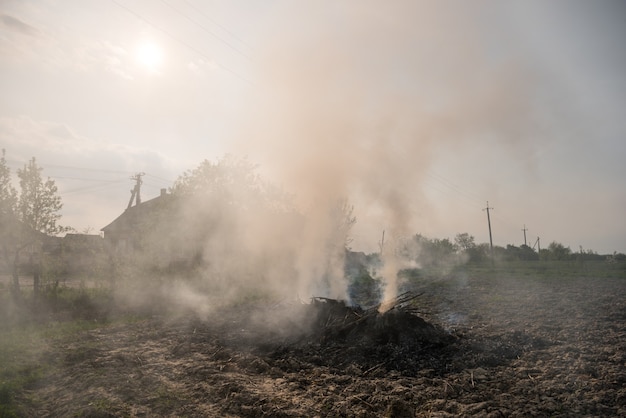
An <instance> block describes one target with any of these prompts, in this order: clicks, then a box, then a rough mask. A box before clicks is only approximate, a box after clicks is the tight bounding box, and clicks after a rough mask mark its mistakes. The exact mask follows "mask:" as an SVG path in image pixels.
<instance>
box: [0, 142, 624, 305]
mask: <svg viewBox="0 0 626 418" xmlns="http://www.w3.org/2000/svg"><path fill="white" fill-rule="evenodd" d="M256 168H257V167H256V166H255V165H254V164H251V163H250V162H248V161H247V160H245V159H236V158H233V157H230V156H227V157H225V158H223V159H221V160H219V161H218V162H216V163H212V162H210V161H206V160H205V161H203V162H202V163H201V164H200V165H199V166H198V167H197V168H195V169H193V170H190V171H186V172H185V173H183V174H182V175H181V176H179V178H178V179H177V180H176V182H175V183H174V185H173V187H172V188H171V189H170V195H171V196H172V199H170V200H169V201H168V202H169V203H168V204H167V205H165V206H162V207H161V208H160V210H159V211H157V213H156V214H153V215H152V217H151V218H149V219H147V218H146V219H142V222H140V223H139V224H138V225H137V232H138V235H140V236H142V237H143V240H142V245H143V246H144V247H145V250H146V251H145V254H147V256H148V257H149V258H150V259H151V261H152V262H153V263H157V264H158V263H159V262H163V260H165V258H164V257H163V255H164V254H179V255H181V256H182V257H184V258H185V257H186V258H187V259H192V258H194V257H195V258H197V257H198V249H197V248H195V247H193V244H194V242H196V243H197V242H199V241H201V240H203V239H206V238H207V237H208V236H209V235H211V234H218V233H221V234H223V236H222V239H223V240H222V241H221V244H224V245H228V244H230V245H232V246H237V245H239V244H240V242H238V241H235V240H231V241H228V239H230V238H227V237H228V235H229V231H228V230H227V229H228V227H229V225H230V226H234V223H233V222H234V214H236V215H237V216H238V217H239V219H250V218H257V217H265V218H266V219H267V220H268V222H269V221H273V220H274V219H276V218H280V219H282V220H283V221H285V220H289V222H298V219H299V217H301V216H302V215H301V214H299V213H297V211H296V210H295V209H294V206H293V204H292V203H291V199H290V195H289V194H288V193H285V192H284V191H282V190H281V189H279V188H278V187H275V186H273V185H271V184H269V183H267V182H265V181H263V179H261V178H260V176H259V175H258V174H257V172H256ZM42 171H43V169H42V168H41V167H40V166H39V165H38V164H37V161H36V159H35V158H34V157H33V158H32V159H30V160H29V161H28V162H27V163H26V164H24V166H23V167H22V168H20V169H17V178H18V179H19V190H18V189H17V188H15V187H14V185H13V184H14V183H13V179H12V175H11V170H10V168H9V167H8V164H7V161H6V157H5V150H2V154H1V156H0V257H1V258H2V259H3V261H4V263H5V268H6V269H7V271H10V274H11V277H12V283H11V287H12V290H13V292H14V293H15V294H16V295H18V294H19V276H20V270H19V269H20V266H22V265H24V264H27V265H29V266H30V271H31V273H32V274H33V277H34V291H35V293H36V292H37V291H38V289H39V278H40V273H41V269H42V260H43V253H44V245H45V243H46V240H47V239H48V238H49V237H55V236H59V235H60V234H63V233H67V232H68V231H71V230H72V228H69V227H66V226H62V225H61V224H60V223H59V222H60V220H61V213H60V211H61V209H62V208H63V204H62V201H61V197H60V196H59V192H58V189H57V186H56V184H55V181H54V180H53V179H51V178H49V177H48V178H44V177H43V176H42ZM190 208H193V209H190ZM353 210H354V208H353V207H352V206H351V205H350V204H349V202H348V201H347V199H340V200H338V202H337V204H336V205H334V206H333V207H332V208H331V210H330V212H331V213H330V214H329V216H330V217H331V218H333V221H332V222H333V225H334V226H333V227H332V229H333V231H335V233H334V234H333V235H332V236H331V237H330V238H329V240H328V242H326V243H325V244H324V245H325V246H327V247H328V251H329V254H330V255H329V257H337V256H338V255H342V254H343V252H344V250H346V249H348V247H349V244H350V241H351V238H350V229H351V228H352V226H353V225H354V224H355V222H356V217H355V216H354V215H353ZM181 211H182V212H181ZM180 213H184V214H185V218H187V219H202V222H195V223H193V222H192V223H191V224H181V223H180V221H179V220H178V219H180V218H181V217H180V216H178V215H179V214H180ZM177 222H178V223H177ZM256 226H258V225H256ZM239 228H242V226H241V225H239ZM243 228H245V224H244V225H243ZM271 232H272V233H273V234H275V235H276V236H280V234H281V231H280V230H277V229H273V230H272V231H271ZM282 233H283V234H284V236H285V237H287V235H288V234H289V231H288V230H287V229H285V231H283V232H282ZM151 234H152V235H151ZM157 234H158V237H157ZM155 237H157V238H158V239H157V238H155ZM164 237H167V239H163V238H164ZM190 237H191V238H193V239H190ZM330 241H332V242H330ZM296 245H297V241H296ZM281 248H282V247H281ZM396 251H399V252H404V253H405V255H406V256H407V257H409V258H410V257H416V256H415V254H418V256H419V260H420V264H421V265H425V266H435V267H436V266H443V265H446V264H450V263H452V264H460V263H467V262H470V263H482V262H486V261H489V260H493V259H498V260H502V261H524V260H563V261H565V260H604V259H606V258H607V256H606V255H599V254H597V253H595V252H594V251H591V250H587V251H582V249H581V251H578V252H574V251H572V250H571V249H570V248H569V247H566V246H564V245H563V244H561V243H558V242H552V243H550V244H549V245H548V246H547V247H546V248H542V249H541V250H539V251H535V249H533V248H531V247H529V246H527V245H521V246H519V247H518V246H514V245H507V246H506V247H499V246H495V247H494V248H493V249H491V248H490V246H489V244H486V243H476V241H475V238H474V237H473V236H471V235H470V234H468V233H459V234H457V235H456V236H455V237H454V239H453V240H450V239H448V238H444V239H438V238H428V237H425V236H423V235H421V234H415V235H414V236H413V237H411V238H410V239H408V240H405V241H404V242H403V243H402V245H400V246H398V248H397V249H396ZM331 253H332V254H331ZM200 256H201V254H200ZM610 257H611V259H612V260H613V261H620V260H621V261H623V260H625V259H626V256H624V254H621V253H620V254H613V255H611V256H610Z"/></svg>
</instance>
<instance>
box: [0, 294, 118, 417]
mask: <svg viewBox="0 0 626 418" xmlns="http://www.w3.org/2000/svg"><path fill="white" fill-rule="evenodd" d="M111 301H112V297H111V295H110V292H108V291H106V290H103V289H99V288H95V289H86V288H78V289H76V288H67V287H64V286H61V287H54V288H49V289H44V290H43V291H42V293H41V295H40V298H39V299H38V300H37V303H35V302H34V301H33V295H32V291H31V292H27V291H24V292H23V293H22V297H21V299H19V300H17V301H15V300H13V298H12V297H11V295H10V294H9V292H4V293H2V294H0V318H1V320H0V418H4V417H18V416H23V413H21V410H20V405H21V404H23V403H24V404H25V405H27V404H28V402H29V400H28V399H27V397H26V396H25V395H24V394H25V392H26V391H27V390H28V389H31V388H33V387H35V386H36V385H37V384H38V383H39V382H40V381H42V380H43V379H45V378H46V377H47V376H50V375H52V374H53V373H54V372H55V371H56V370H57V369H58V368H60V367H63V364H60V363H59V361H58V360H57V359H56V358H55V357H54V356H52V355H51V354H50V353H51V352H52V348H51V345H52V344H54V343H55V342H58V341H65V340H69V339H71V338H74V337H75V336H77V335H79V334H81V333H82V332H85V331H88V330H91V329H94V328H98V327H102V326H104V325H106V324H108V323H109V321H108V319H107V313H108V311H109V310H110V308H111ZM18 399H19V402H18Z"/></svg>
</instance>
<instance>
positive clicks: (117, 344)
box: [22, 277, 626, 417]
mask: <svg viewBox="0 0 626 418" xmlns="http://www.w3.org/2000/svg"><path fill="white" fill-rule="evenodd" d="M416 291H419V292H421V295H420V296H419V297H418V298H417V299H415V300H414V301H413V302H412V303H413V304H414V305H413V306H414V307H416V308H417V309H418V310H419V311H420V313H419V316H420V317H422V318H423V319H425V320H426V321H427V323H428V324H433V326H434V328H432V330H434V331H433V334H432V336H428V335H425V334H424V335H422V334H420V335H422V337H420V338H417V339H416V338H413V337H415V335H416V334H415V333H414V331H415V330H414V329H412V327H421V326H422V325H423V324H422V323H421V322H415V323H414V322H412V321H405V322H402V323H401V327H404V328H405V329H400V331H401V332H396V331H398V328H397V327H395V325H398V324H395V325H394V327H395V328H394V329H393V331H394V333H392V334H393V335H392V336H391V337H389V338H386V337H385V338H379V337H380V336H381V335H382V336H388V335H390V334H386V333H385V332H384V330H385V328H384V327H385V326H386V325H385V323H383V322H381V323H378V324H374V325H373V328H371V329H378V330H379V331H380V330H383V332H382V334H380V335H379V336H378V337H377V338H372V339H364V338H350V337H349V336H348V337H346V336H345V335H344V336H343V337H341V338H340V337H338V336H337V335H334V334H333V335H329V334H328V333H326V334H323V333H319V332H317V333H315V332H313V333H311V332H309V331H308V328H307V329H300V330H299V332H295V333H294V332H291V331H293V330H294V329H297V327H298V324H299V323H300V319H299V318H300V317H299V316H298V315H301V314H302V313H303V312H304V317H305V318H306V317H307V315H308V314H307V311H306V310H307V309H310V307H307V306H300V307H298V306H295V307H294V306H271V307H269V306H268V307H263V308H259V309H257V310H253V309H251V308H249V307H246V306H240V307H238V308H231V309H229V310H224V311H220V312H218V313H216V314H214V315H211V316H210V317H209V318H205V319H198V318H195V317H193V316H192V315H189V316H177V317H174V318H173V317H171V316H167V315H153V316H151V317H149V318H146V319H141V320H138V321H134V322H130V323H123V324H121V323H119V322H113V323H112V324H111V325H109V326H106V327H101V328H98V329H95V330H90V331H85V332H84V333H82V334H81V336H80V338H76V339H74V340H72V341H64V342H57V343H54V344H52V345H51V346H50V347H49V348H48V350H47V352H46V354H45V356H44V358H42V361H49V362H55V363H56V364H59V365H62V366H63V367H61V368H60V370H61V371H60V372H59V373H56V374H55V375H53V376H51V377H49V378H48V379H47V380H45V381H41V382H40V383H39V384H38V385H37V387H35V388H33V389H32V390H31V391H29V392H28V393H26V394H23V395H22V396H23V399H22V402H23V405H24V407H25V408H26V413H27V415H28V416H33V417H37V416H41V417H59V416H82V417H118V416H119V417H122V416H129V417H153V416H172V417H173V416H176V417H182V416H188V417H257V416H272V417H326V416H333V417H335V416H337V417H341V416H343V417H380V416H388V417H457V416H485V417H529V416H551V417H560V416H562V417H572V416H597V417H607V416H626V298H625V295H626V281H624V280H619V279H558V280H557V279H550V280H547V279H545V280H541V279H530V278H523V279H514V278H508V279H505V278H480V279H479V278H472V277H467V278H462V279H460V278H454V279H453V278H450V279H449V280H439V281H436V282H431V283H428V284H425V285H424V286H423V288H420V289H416ZM291 309H294V310H296V311H297V312H298V313H297V314H296V313H294V314H293V315H291V316H288V320H276V319H273V318H276V317H278V316H275V315H273V314H275V313H277V312H278V313H285V312H290V310H291ZM309 316H310V315H309ZM308 320H309V323H310V321H313V322H314V320H313V319H311V318H310V317H309V319H308ZM420 324H422V325H420ZM317 325H318V326H319V325H320V324H317ZM322 325H324V324H322ZM388 326H389V325H388ZM429 326H430V325H429ZM319 329H320V328H319V327H318V330H319ZM429 329H431V328H429ZM287 331H290V332H287ZM407 335H408V336H412V337H411V338H413V339H410V341H409V340H407V339H406V338H405V339H404V340H403V337H404V336H407ZM361 337H364V336H363V335H361ZM431 337H432V339H433V340H432V341H429V340H428V339H429V338H431ZM418 340H419V341H418ZM407 341H408V342H407ZM416 341H417V342H416Z"/></svg>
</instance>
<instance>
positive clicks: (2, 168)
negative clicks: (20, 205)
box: [0, 149, 17, 221]
mask: <svg viewBox="0 0 626 418" xmlns="http://www.w3.org/2000/svg"><path fill="white" fill-rule="evenodd" d="M5 154H6V151H5V150H4V149H3V150H2V156H1V157H0V216H2V218H1V219H0V221H5V220H6V218H7V217H8V216H10V215H13V214H14V212H15V208H16V206H17V191H16V190H15V188H14V187H13V185H12V184H11V169H10V168H9V166H8V165H7V161H6V158H5Z"/></svg>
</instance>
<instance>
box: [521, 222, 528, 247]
mask: <svg viewBox="0 0 626 418" xmlns="http://www.w3.org/2000/svg"><path fill="white" fill-rule="evenodd" d="M522 231H524V247H528V245H527V244H526V231H528V229H527V228H526V224H524V228H523V229H522Z"/></svg>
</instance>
